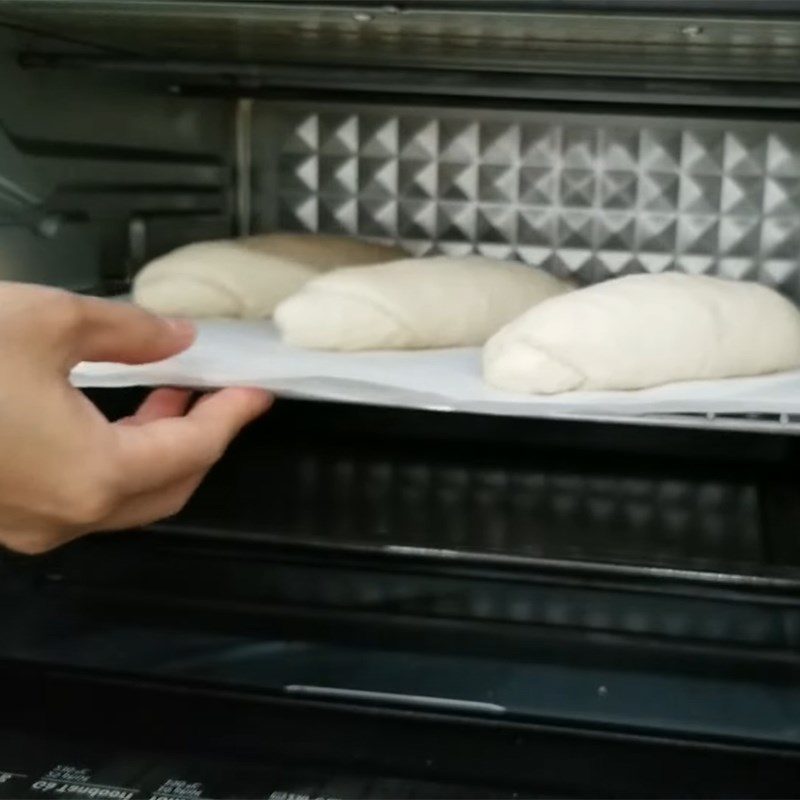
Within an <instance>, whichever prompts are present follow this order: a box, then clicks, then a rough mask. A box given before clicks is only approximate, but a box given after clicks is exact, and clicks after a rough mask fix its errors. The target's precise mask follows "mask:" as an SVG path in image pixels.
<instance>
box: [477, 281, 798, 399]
mask: <svg viewBox="0 0 800 800" xmlns="http://www.w3.org/2000/svg"><path fill="white" fill-rule="evenodd" d="M799 364H800V312H798V310H797V308H796V307H795V306H794V305H793V304H792V303H791V302H790V301H789V300H787V299H785V298H784V297H782V296H781V295H780V294H778V292H776V291H774V290H773V289H769V288H767V287H765V286H761V285H759V284H757V283H746V282H741V281H729V280H723V279H721V278H712V277H708V276H698V275H685V274H682V273H677V272H672V273H665V274H660V275H633V276H629V277H625V278H618V279H615V280H610V281H606V282H604V283H600V284H597V285H595V286H590V287H588V288H586V289H581V290H580V291H577V292H573V293H571V294H569V295H567V296H565V297H557V298H554V299H552V300H548V301H547V302H545V303H542V304H541V305H539V306H537V307H536V308H534V309H531V310H530V311H528V312H526V313H525V314H523V315H522V316H521V317H519V318H518V319H516V320H514V321H513V322H511V323H510V324H509V325H507V326H506V327H505V328H503V329H502V330H501V331H499V332H498V333H497V334H495V336H493V337H492V338H491V339H490V340H489V341H488V342H487V344H486V346H485V348H484V350H483V374H484V378H485V379H486V381H487V382H488V383H490V384H491V385H492V386H496V387H498V388H501V389H508V390H510V391H514V392H525V393H532V394H553V393H556V392H567V391H572V390H575V389H641V388H645V387H648V386H657V385H660V384H663V383H669V382H672V381H687V380H704V379H715V378H729V377H734V376H745V375H759V374H763V373H768V372H778V371H780V370H785V369H791V368H793V367H796V366H798V365H799Z"/></svg>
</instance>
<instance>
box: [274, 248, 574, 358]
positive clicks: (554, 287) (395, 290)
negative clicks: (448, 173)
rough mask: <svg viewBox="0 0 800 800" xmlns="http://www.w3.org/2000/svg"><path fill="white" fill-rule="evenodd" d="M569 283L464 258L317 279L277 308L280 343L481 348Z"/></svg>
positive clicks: (346, 347) (413, 261) (395, 264)
mask: <svg viewBox="0 0 800 800" xmlns="http://www.w3.org/2000/svg"><path fill="white" fill-rule="evenodd" d="M569 288H571V287H570V285H569V284H567V283H564V282H562V281H560V280H558V279H557V278H554V277H553V276H552V275H549V274H548V273H546V272H543V271H542V270H538V269H535V268H534V267H526V266H523V265H522V264H512V263H509V262H507V261H497V260H494V259H489V258H480V257H477V256H469V257H462V258H454V257H449V256H435V257H429V258H409V259H404V260H402V261H394V262H392V263H389V264H381V265H379V266H369V267H357V268H352V269H339V270H335V271H333V272H330V273H328V274H327V275H322V276H321V277H318V278H315V279H314V280H313V281H311V282H309V283H308V284H306V286H305V287H304V288H303V289H302V290H301V291H300V292H299V293H298V294H296V295H294V296H292V297H290V298H289V299H288V300H284V302H282V303H281V304H280V305H279V306H278V308H277V309H276V310H275V323H276V325H277V326H278V328H279V330H280V332H281V334H282V336H283V339H284V341H285V342H286V343H287V344H290V345H294V346H297V347H310V348H318V349H323V350H381V349H402V350H411V349H418V348H425V347H453V346H466V345H479V344H483V343H484V342H485V341H486V339H487V338H488V337H489V336H491V335H492V333H494V332H495V331H497V330H498V329H499V328H500V327H501V326H503V325H504V324H505V323H506V322H508V321H509V320H511V319H513V318H514V317H515V316H517V315H518V314H520V313H522V311H524V310H525V309H527V308H530V307H531V306H532V305H533V304H534V303H538V302H541V301H542V300H544V299H545V298H548V297H553V296H554V295H557V294H561V293H562V292H565V291H567V290H568V289H569Z"/></svg>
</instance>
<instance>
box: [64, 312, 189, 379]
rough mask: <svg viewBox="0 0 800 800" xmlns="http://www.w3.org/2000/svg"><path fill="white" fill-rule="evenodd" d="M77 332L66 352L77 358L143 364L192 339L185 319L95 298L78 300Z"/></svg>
mask: <svg viewBox="0 0 800 800" xmlns="http://www.w3.org/2000/svg"><path fill="white" fill-rule="evenodd" d="M77 302H78V316H79V323H78V326H77V335H76V337H75V341H74V343H72V345H73V346H72V347H71V349H70V352H69V354H68V359H69V363H68V364H67V366H69V367H73V366H74V365H75V364H77V363H78V362H79V361H115V362H120V363H123V364H144V363H148V362H151V361H160V360H161V359H164V358H169V357H170V356H173V355H176V354H177V353H180V352H181V351H183V350H185V349H186V348H187V347H189V346H190V345H191V344H192V342H193V341H194V339H195V329H194V326H193V325H192V323H191V322H189V321H187V320H169V319H163V318H161V317H157V316H155V315H154V314H151V313H150V312H148V311H145V310H144V309H141V308H137V307H136V306H132V305H128V304H125V303H119V302H114V301H111V300H100V299H98V298H95V297H81V298H79V299H78V301H77Z"/></svg>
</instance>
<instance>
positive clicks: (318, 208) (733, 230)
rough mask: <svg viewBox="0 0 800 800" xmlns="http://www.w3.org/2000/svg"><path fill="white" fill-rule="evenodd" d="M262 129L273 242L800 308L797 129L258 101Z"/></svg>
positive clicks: (257, 134)
mask: <svg viewBox="0 0 800 800" xmlns="http://www.w3.org/2000/svg"><path fill="white" fill-rule="evenodd" d="M254 126H255V127H254V148H255V149H254V164H255V170H256V172H255V179H256V180H255V186H254V191H255V208H256V212H255V213H256V219H255V228H256V229H271V228H275V227H278V228H281V229H287V230H295V231H324V232H330V233H343V234H352V235H358V236H364V237H372V238H377V239H382V240H390V241H396V242H400V243H402V244H403V245H404V246H405V247H407V248H408V249H409V250H411V251H412V252H415V253H419V254H422V253H429V252H433V251H440V252H446V253H453V254H458V253H469V252H479V253H483V254H485V255H489V256H494V257H500V258H509V259H515V260H520V261H523V262H527V263H530V264H536V265H540V266H543V267H544V268H546V269H548V270H550V271H551V272H554V273H556V274H558V275H572V276H574V277H575V278H577V280H578V281H579V282H580V283H582V284H588V283H593V282H596V281H599V280H603V279H606V278H611V277H616V276H620V275H627V274H632V273H638V272H661V271H663V270H669V269H678V270H683V271H686V272H690V273H705V274H713V275H720V276H724V277H727V278H735V279H747V280H758V281H761V282H763V283H766V284H769V285H771V286H775V287H777V288H779V289H781V290H782V291H784V292H785V293H787V294H789V295H791V296H793V297H795V298H796V299H800V280H799V279H798V274H799V270H798V256H800V125H798V124H796V123H787V122H774V121H765V122H759V121H742V120H736V119H699V118H693V119H688V118H687V119H682V118H675V117H670V118H665V117H656V116H653V117H646V116H638V115H637V116H630V115H621V114H620V115H611V114H588V113H587V114H573V113H561V112H559V113H556V112H550V111H530V112H512V111H489V110H477V109H464V110H443V109H438V110H434V109H418V108H417V109H415V108H409V107H402V108H397V107H392V108H388V107H382V106H356V105H345V106H337V105H326V106H319V105H317V106H314V107H313V109H311V110H310V109H309V107H308V106H299V105H291V104H287V105H275V104H268V103H258V102H257V103H256V106H255V121H254Z"/></svg>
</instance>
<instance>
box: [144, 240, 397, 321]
mask: <svg viewBox="0 0 800 800" xmlns="http://www.w3.org/2000/svg"><path fill="white" fill-rule="evenodd" d="M406 255H407V254H406V253H405V252H403V251H402V250H400V249H399V248H396V247H386V246H384V245H378V244H372V243H371V242H363V241H360V240H358V239H349V238H346V237H344V236H327V235H321V234H265V235H263V236H251V237H248V238H243V239H230V240H221V241H211V242H196V243H194V244H189V245H186V246H184V247H179V248H178V249H177V250H173V251H172V252H171V253H167V254H166V255H164V256H161V257H160V258H157V259H155V260H154V261H151V262H150V263H149V264H147V265H146V266H145V267H143V268H142V270H141V271H140V272H139V273H138V275H137V276H136V278H135V279H134V282H133V301H134V302H135V303H136V304H137V305H140V306H142V307H143V308H146V309H148V310H150V311H153V312H155V313H157V314H165V315H169V316H187V317H239V318H245V319H258V318H263V317H269V316H271V314H272V312H273V311H274V309H275V306H276V305H277V304H278V303H280V301H281V300H283V299H284V298H285V297H288V296H289V295H291V294H293V293H294V292H296V291H297V290H298V289H300V288H301V287H302V286H303V284H305V283H306V282H307V281H309V280H310V279H311V278H313V277H315V276H316V275H318V274H319V273H320V272H321V271H322V270H326V269H332V268H334V267H340V266H345V265H347V266H350V265H358V264H375V263H380V262H384V261H390V260H392V259H397V258H403V257H404V256H406Z"/></svg>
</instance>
